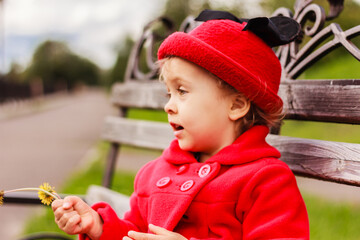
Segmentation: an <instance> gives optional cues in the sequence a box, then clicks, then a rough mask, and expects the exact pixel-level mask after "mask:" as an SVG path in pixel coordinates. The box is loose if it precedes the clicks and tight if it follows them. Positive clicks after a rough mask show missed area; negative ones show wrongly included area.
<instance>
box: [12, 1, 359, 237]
mask: <svg viewBox="0 0 360 240" xmlns="http://www.w3.org/2000/svg"><path fill="white" fill-rule="evenodd" d="M333 2H335V1H333ZM297 3H298V5H297V6H296V8H295V12H294V13H292V12H291V11H290V10H289V9H286V8H280V9H278V10H277V11H275V13H274V14H273V15H284V16H288V17H293V18H294V19H296V20H297V21H298V22H299V23H300V24H301V26H302V30H303V34H304V36H307V38H308V39H309V40H308V42H306V43H305V44H304V43H303V42H302V39H299V40H298V41H296V42H293V43H291V44H289V45H285V46H281V47H279V48H277V49H275V51H276V54H277V56H278V57H279V59H280V62H281V64H282V66H283V76H282V81H281V85H280V90H279V95H280V96H281V98H282V100H283V102H284V111H285V113H286V117H285V119H293V120H305V121H319V122H332V123H346V124H357V125H358V124H360V79H337V80H320V79H313V80H301V79H297V78H298V77H299V76H300V75H301V74H302V73H303V72H304V71H305V70H306V69H307V68H309V67H311V66H312V65H313V64H314V63H315V62H317V61H318V60H319V59H321V58H323V57H325V56H326V55H327V54H328V53H329V52H331V51H332V50H334V49H336V48H338V47H342V48H346V49H347V50H348V52H349V53H350V54H351V55H353V56H354V58H356V59H357V60H358V61H360V50H359V49H358V48H357V47H356V46H355V45H354V44H352V42H351V39H352V38H354V37H356V36H358V35H360V25H358V26H356V27H353V28H351V29H348V30H342V29H341V27H340V26H339V25H338V24H336V23H331V24H330V25H328V26H327V27H324V24H325V22H326V21H327V20H330V19H333V18H335V17H337V16H338V14H339V13H340V12H341V10H342V6H343V5H342V4H343V3H342V1H338V2H337V3H336V4H334V3H332V4H331V5H330V11H329V14H328V16H326V15H325V11H324V10H323V8H322V7H321V6H319V5H317V4H311V3H310V1H305V0H304V1H298V2H297ZM193 19H194V18H193V17H188V18H186V19H185V20H184V22H183V23H182V25H181V27H180V29H179V31H186V32H187V31H190V30H191V29H192V28H194V27H195V26H196V24H197V23H195V22H194V20H193ZM309 23H311V27H309ZM159 24H160V25H161V24H162V25H163V27H164V28H165V29H166V30H167V31H165V32H167V34H170V33H171V32H173V29H172V24H171V21H170V20H168V19H167V18H163V17H161V18H158V19H156V20H155V21H152V22H151V23H149V24H148V25H147V26H146V27H145V28H144V31H143V34H142V36H141V38H140V39H139V40H138V41H137V43H136V44H135V45H134V48H133V50H132V52H131V56H130V58H129V60H128V66H127V71H126V75H125V80H124V82H123V83H116V84H115V85H114V86H113V88H112V94H111V100H112V103H113V104H114V105H115V106H116V107H117V108H118V109H119V115H118V116H108V117H107V118H106V120H105V124H104V131H103V134H102V139H104V140H106V141H109V142H110V143H111V149H110V151H109V155H108V159H107V163H106V169H105V173H104V178H103V184H102V185H103V187H105V188H111V184H112V179H113V174H114V170H115V165H116V161H117V159H118V156H119V151H120V147H121V146H122V145H131V146H136V147H142V148H149V149H157V150H163V149H164V148H166V147H167V146H168V145H169V143H170V141H171V140H172V139H173V138H174V136H173V133H172V130H171V128H170V126H169V124H168V123H164V122H153V121H147V120H134V119H129V118H127V113H128V111H129V109H150V110H162V109H163V107H164V105H165V103H166V102H167V98H166V89H165V86H164V85H163V83H160V82H159V81H158V80H157V68H156V65H155V64H154V61H155V59H156V57H155V55H154V52H156V51H154V46H156V45H157V43H159V42H160V41H161V40H163V39H164V38H165V36H159V35H158V34H156V31H154V26H156V27H158V26H159ZM328 38H331V39H330V40H328ZM356 59H354V60H355V61H356ZM144 62H145V66H144ZM271 132H272V134H270V135H269V136H268V138H267V140H268V142H269V143H270V144H271V145H273V146H275V147H276V148H277V149H279V150H280V152H281V153H282V157H281V160H282V161H284V162H286V163H287V164H288V165H289V167H290V168H291V169H292V171H293V172H294V174H295V175H298V176H305V177H309V178H313V179H320V180H324V181H329V182H336V183H341V184H345V185H353V186H360V144H352V143H345V142H333V141H323V140H315V139H302V138H294V137H286V136H281V135H280V134H279V133H280V132H281V129H272V131H271ZM115 195H116V194H115ZM85 198H86V197H85ZM24 199H25V198H23V199H22V198H20V199H19V198H17V199H13V200H11V199H10V200H9V199H8V201H14V202H19V203H21V202H24V201H25V200H26V199H25V200H24ZM87 199H88V202H89V203H90V204H91V203H93V202H96V201H98V200H105V201H109V202H118V203H119V204H117V205H118V206H116V208H119V209H120V210H119V211H120V212H123V211H125V210H126V209H127V207H128V206H127V201H128V199H127V198H126V197H125V198H124V196H122V195H121V196H120V200H117V197H114V193H112V192H110V191H108V190H107V189H105V190H104V189H102V188H99V187H91V188H90V191H89V193H88V195H87ZM114 199H116V200H114ZM26 201H28V202H31V203H33V202H37V200H34V199H31V198H30V200H26ZM124 205H126V206H125V208H124ZM31 239H36V238H31ZM38 239H40V238H38ZM64 239H65V238H64Z"/></svg>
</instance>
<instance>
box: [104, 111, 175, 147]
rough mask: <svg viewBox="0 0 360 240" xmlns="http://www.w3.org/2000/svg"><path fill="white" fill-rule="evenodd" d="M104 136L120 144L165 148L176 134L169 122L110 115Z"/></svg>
mask: <svg viewBox="0 0 360 240" xmlns="http://www.w3.org/2000/svg"><path fill="white" fill-rule="evenodd" d="M102 138H103V139H104V140H107V141H110V142H116V143H120V144H126V145H131V146H137V147H145V148H150V149H157V150H163V149H165V148H167V147H168V146H169V144H170V142H171V140H172V139H174V135H173V132H172V130H171V127H170V125H169V124H167V123H161V122H151V121H143V120H130V119H125V118H120V117H114V116H108V117H106V119H105V124H104V129H103V132H102Z"/></svg>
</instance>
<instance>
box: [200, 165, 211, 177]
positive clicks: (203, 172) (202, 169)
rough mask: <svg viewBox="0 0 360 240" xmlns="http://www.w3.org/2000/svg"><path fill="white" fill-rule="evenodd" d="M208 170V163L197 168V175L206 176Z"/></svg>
mask: <svg viewBox="0 0 360 240" xmlns="http://www.w3.org/2000/svg"><path fill="white" fill-rule="evenodd" d="M210 171H211V167H210V165H209V164H205V165H204V166H202V167H201V168H200V170H199V177H201V178H203V177H206V176H207V175H209V173H210Z"/></svg>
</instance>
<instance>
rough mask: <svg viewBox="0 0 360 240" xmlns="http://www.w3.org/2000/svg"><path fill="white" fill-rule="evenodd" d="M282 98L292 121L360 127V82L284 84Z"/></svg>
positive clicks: (293, 81) (328, 81)
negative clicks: (359, 125)
mask: <svg viewBox="0 0 360 240" xmlns="http://www.w3.org/2000/svg"><path fill="white" fill-rule="evenodd" d="M279 95H280V97H281V98H282V99H283V101H284V108H285V110H286V113H287V116H286V118H288V119H301V120H312V121H324V122H340V123H352V124H355V123H356V124H360V105H359V103H360V79H356V80H291V81H284V82H283V83H282V84H281V85H280V90H279Z"/></svg>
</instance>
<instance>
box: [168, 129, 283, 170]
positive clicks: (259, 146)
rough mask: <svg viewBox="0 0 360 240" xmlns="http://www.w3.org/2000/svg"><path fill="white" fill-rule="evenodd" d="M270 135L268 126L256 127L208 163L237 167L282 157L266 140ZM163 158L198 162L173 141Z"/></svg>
mask: <svg viewBox="0 0 360 240" xmlns="http://www.w3.org/2000/svg"><path fill="white" fill-rule="evenodd" d="M268 133H269V128H268V127H266V126H254V127H252V128H250V129H249V130H247V131H246V132H244V133H243V134H241V135H240V136H239V137H238V138H237V139H236V140H235V142H234V143H233V144H231V145H229V146H227V147H225V148H223V149H222V150H220V151H219V152H218V153H217V154H215V155H214V156H212V157H211V158H209V159H208V160H207V161H206V162H207V163H211V162H218V163H220V164H222V165H236V164H244V163H247V162H252V161H255V160H258V159H260V158H265V157H275V158H279V157H280V152H279V151H278V150H277V149H275V148H274V147H272V146H270V145H269V144H268V143H267V142H266V141H265V138H266V136H267V135H268ZM163 157H164V159H165V160H166V161H168V162H169V163H171V164H185V163H193V162H196V159H195V157H194V155H193V154H192V153H190V152H186V151H183V150H182V149H181V148H180V147H179V143H178V140H176V139H175V140H173V141H172V142H171V144H170V147H169V148H167V149H166V150H165V151H164V153H163Z"/></svg>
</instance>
